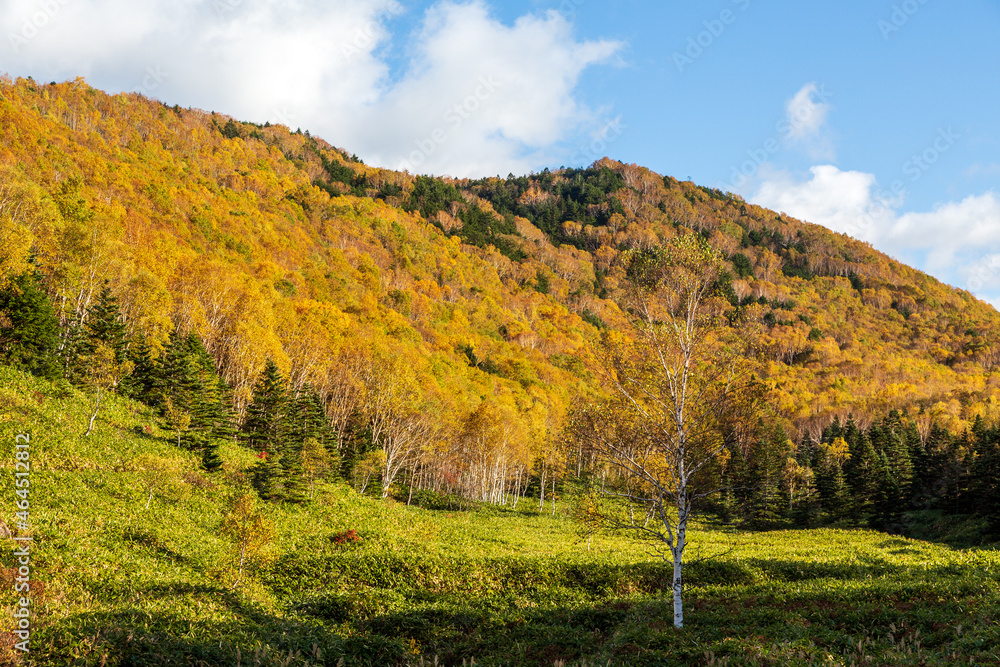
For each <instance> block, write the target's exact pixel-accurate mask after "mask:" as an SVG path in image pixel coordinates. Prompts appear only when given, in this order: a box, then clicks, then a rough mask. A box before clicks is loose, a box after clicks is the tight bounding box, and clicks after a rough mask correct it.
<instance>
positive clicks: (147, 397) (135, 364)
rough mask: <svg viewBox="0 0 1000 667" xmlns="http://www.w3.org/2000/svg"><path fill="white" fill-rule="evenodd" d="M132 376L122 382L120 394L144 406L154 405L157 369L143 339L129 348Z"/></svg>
mask: <svg viewBox="0 0 1000 667" xmlns="http://www.w3.org/2000/svg"><path fill="white" fill-rule="evenodd" d="M128 358H129V361H131V362H132V374H131V375H129V376H128V377H127V378H126V379H125V380H124V381H123V382H122V393H123V394H125V395H126V396H128V397H129V398H133V399H135V400H137V401H142V402H143V403H145V404H146V405H156V383H157V375H158V373H159V369H158V367H157V365H156V362H155V361H154V360H153V354H152V351H151V350H150V348H149V344H148V343H146V340H145V339H144V338H140V339H139V340H138V341H137V342H135V343H133V344H132V345H131V346H130V347H129V351H128Z"/></svg>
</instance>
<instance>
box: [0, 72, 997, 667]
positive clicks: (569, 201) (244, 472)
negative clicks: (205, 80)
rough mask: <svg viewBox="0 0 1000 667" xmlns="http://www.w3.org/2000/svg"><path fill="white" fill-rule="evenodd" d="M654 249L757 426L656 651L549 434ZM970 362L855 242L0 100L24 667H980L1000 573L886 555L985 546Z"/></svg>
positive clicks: (593, 194)
mask: <svg viewBox="0 0 1000 667" xmlns="http://www.w3.org/2000/svg"><path fill="white" fill-rule="evenodd" d="M681 246H687V247H689V248H693V249H696V250H693V251H692V252H701V251H700V250H697V249H699V248H700V249H704V250H705V253H704V255H705V256H711V257H714V258H717V259H718V263H716V264H715V265H714V266H715V267H716V269H720V268H721V270H720V271H719V272H718V273H714V272H713V273H712V274H711V276H712V277H711V278H705V277H704V276H705V275H706V274H703V273H702V274H699V275H700V276H701V278H702V279H703V280H704V282H705V284H706V286H707V287H706V292H705V295H706V299H707V301H706V303H708V301H710V302H711V310H712V312H713V313H714V315H712V317H713V321H714V325H713V326H717V331H719V332H722V331H729V330H733V331H735V330H736V329H738V328H739V326H737V324H739V325H740V326H742V325H743V324H747V327H748V329H753V330H754V331H759V336H757V337H756V338H755V339H754V341H755V345H754V347H753V348H752V354H750V355H749V356H748V358H747V361H748V364H751V362H752V368H753V369H754V370H753V377H752V378H749V379H748V385H747V386H748V387H750V386H752V387H753V391H754V394H753V395H754V396H755V397H759V398H761V399H762V401H763V402H766V404H767V405H768V406H769V407H768V409H767V410H766V411H764V412H763V413H761V414H760V416H759V418H758V417H754V419H753V420H751V421H754V422H755V423H748V424H740V425H739V427H740V429H741V430H740V433H743V432H744V429H743V427H744V426H745V427H746V428H745V432H746V433H748V434H751V433H752V437H750V436H748V437H747V439H746V440H747V441H746V442H744V443H741V446H740V447H732V448H729V450H728V451H726V452H723V453H722V454H721V455H719V456H718V457H713V460H712V465H711V466H708V467H706V468H705V469H704V473H703V477H704V479H703V480H701V482H704V484H705V485H706V486H705V487H704V488H710V487H711V488H726V489H728V490H727V491H726V492H724V493H721V494H718V495H716V496H715V497H713V498H711V499H709V500H710V502H709V503H706V504H705V505H704V506H703V507H701V508H700V509H701V510H704V511H705V513H704V514H702V515H700V516H699V517H698V518H697V521H698V522H699V523H698V525H697V528H698V529H697V530H695V531H693V532H692V534H691V538H690V539H691V540H693V542H692V543H691V546H690V547H689V550H690V551H689V554H693V556H690V557H689V561H688V564H687V567H686V569H685V573H686V574H685V577H686V581H687V582H688V584H687V585H688V586H689V587H690V589H689V593H688V601H689V605H690V613H689V619H690V624H689V625H688V626H687V627H686V628H685V629H684V631H683V632H677V631H674V630H672V629H670V627H669V626H670V618H671V615H670V610H669V609H668V607H669V602H668V599H669V594H665V593H664V588H665V587H667V588H668V587H669V584H668V582H669V581H670V579H669V574H668V573H667V572H666V571H665V568H664V565H663V563H662V560H661V559H660V557H659V556H660V555H662V554H659V555H658V554H655V553H651V551H650V550H652V549H654V547H655V545H654V544H653V543H651V542H646V541H642V540H640V539H639V537H638V536H637V534H633V533H632V532H630V531H628V530H626V531H625V532H617V533H610V532H609V533H605V532H603V528H602V525H601V522H599V521H594V517H598V518H600V517H602V516H603V517H604V518H609V517H610V518H611V519H613V520H614V521H617V522H618V523H620V524H623V525H625V526H628V527H635V526H637V525H641V524H642V523H643V521H649V520H650V516H651V514H650V513H651V512H652V511H653V509H655V507H656V505H655V503H653V502H652V501H649V499H645V501H644V500H643V499H642V498H639V499H635V498H634V499H633V500H634V501H635V502H625V501H620V502H618V501H614V500H613V499H611V498H609V497H608V496H607V495H606V494H601V493H600V491H610V492H611V493H612V495H613V494H614V493H621V492H623V491H625V492H627V493H631V491H632V489H633V487H632V486H631V485H632V484H633V480H632V479H631V478H630V477H629V476H628V475H622V474H621V471H620V469H616V468H615V467H614V466H612V465H609V464H608V461H607V460H606V459H602V457H601V456H599V453H598V451H597V450H595V449H594V448H593V447H591V446H590V445H589V444H588V438H587V437H585V436H581V434H580V433H579V430H577V431H576V432H574V430H573V428H572V426H573V425H576V426H577V428H578V429H579V426H580V424H581V423H583V422H582V421H581V418H580V417H581V415H582V414H584V413H585V411H586V410H588V409H590V408H593V407H594V406H598V407H597V408H596V409H598V410H599V409H600V406H602V405H603V406H607V405H609V403H607V402H606V399H607V396H608V395H609V392H610V391H611V389H610V388H609V387H610V385H609V384H608V382H607V381H606V380H607V377H608V366H607V363H608V356H607V354H606V352H607V351H608V350H610V349H611V348H612V346H613V345H619V344H620V345H621V346H622V348H621V349H625V347H627V346H628V345H629V344H630V341H634V340H635V339H636V338H637V336H636V335H635V334H636V332H635V330H634V329H632V324H631V323H630V322H631V321H632V320H630V311H629V310H628V309H627V308H626V307H625V304H626V303H627V299H626V298H624V295H626V293H627V290H626V289H625V288H626V287H627V286H628V285H634V284H635V276H634V275H630V274H629V269H630V267H631V266H634V262H633V260H632V259H630V258H633V259H634V258H635V257H643V256H644V255H643V254H642V253H646V255H645V256H648V257H656V256H658V255H657V253H660V254H662V253H663V251H664V248H666V247H681ZM668 254H669V253H668ZM664 266H666V265H664ZM716 276H718V277H717V278H716ZM654 319H655V318H654ZM653 324H654V325H656V324H657V323H656V322H654V323H653ZM660 324H662V322H661V323H660ZM751 325H752V326H751ZM998 334H1000V315H998V313H997V312H996V311H995V310H994V309H993V308H991V307H990V306H988V305H986V304H984V303H982V302H980V301H978V300H976V299H975V298H974V297H972V295H970V294H969V293H967V292H964V291H961V290H955V289H953V288H950V287H948V286H946V285H943V284H941V283H939V282H938V281H936V280H934V279H933V278H931V277H929V276H927V275H925V274H922V273H920V272H918V271H915V270H913V269H911V268H909V267H906V266H904V265H902V264H899V263H898V262H895V261H893V260H891V259H890V258H888V257H886V256H885V255H883V254H881V253H878V252H877V251H875V250H873V249H872V248H871V247H870V246H868V245H866V244H863V243H860V242H858V241H855V240H852V239H850V238H848V237H846V236H843V235H838V234H834V233H832V232H830V231H828V230H825V229H823V228H822V227H819V226H816V225H811V224H809V223H806V222H802V221H798V220H795V219H792V218H789V217H788V216H786V215H784V214H781V213H775V212H773V211H768V210H765V209H762V208H760V207H756V206H753V205H750V204H747V203H746V202H745V201H743V200H742V199H741V198H740V197H738V196H735V195H732V194H730V193H725V192H720V191H717V190H713V189H708V188H702V187H698V186H696V185H694V184H693V183H688V182H679V181H677V180H675V179H673V178H671V177H669V176H660V175H657V174H654V173H652V172H651V171H649V170H647V169H644V168H642V167H639V166H636V165H626V164H621V163H619V162H615V161H613V160H610V159H602V160H599V161H598V162H596V163H594V164H593V165H590V166H588V167H586V168H582V169H575V168H573V169H560V170H557V171H549V170H546V171H544V172H542V173H540V174H531V175H527V176H514V175H509V176H508V177H506V178H502V177H496V178H487V179H479V180H465V179H449V178H438V177H430V176H416V175H411V174H407V173H399V172H393V171H388V170H383V169H378V168H373V167H369V166H367V165H365V164H363V163H362V162H361V161H360V160H359V159H357V158H356V157H355V156H353V155H351V154H349V152H348V151H345V150H343V149H339V148H336V147H334V146H332V145H330V144H328V143H327V142H325V141H323V140H321V139H319V138H316V137H312V136H310V134H309V133H308V132H302V131H301V130H296V131H294V132H293V131H291V130H290V129H289V128H285V127H280V126H270V125H267V124H265V125H257V124H253V123H248V122H240V121H238V120H236V119H232V118H229V117H226V116H223V115H220V114H217V113H208V112H204V111H199V110H193V109H181V108H179V107H176V106H175V107H169V106H166V105H164V104H162V103H160V102H157V101H154V100H148V99H145V98H143V97H141V96H138V95H134V94H125V95H117V96H109V95H106V94H104V93H102V92H100V91H98V90H95V89H93V88H91V87H89V86H87V85H86V83H84V82H83V81H82V80H76V81H71V82H66V83H61V84H56V83H52V84H48V85H42V84H39V83H37V82H34V81H32V80H30V79H18V80H16V81H13V80H10V79H0V429H2V431H0V436H2V437H3V441H4V442H11V443H13V442H14V440H15V437H16V436H17V435H18V434H29V435H30V437H31V445H30V452H31V468H30V469H31V474H30V498H31V520H30V521H25V520H23V519H22V517H19V516H17V515H16V514H15V513H14V512H15V507H16V506H15V505H14V504H11V505H10V507H9V508H8V509H7V510H2V511H0V518H2V519H3V520H4V521H5V522H6V523H7V525H8V526H9V527H11V529H12V530H13V532H14V536H15V537H25V536H27V535H31V536H32V537H33V538H34V540H35V541H34V542H33V544H34V546H33V547H32V548H33V551H32V554H33V555H32V568H34V569H33V571H34V573H35V576H36V584H35V585H34V586H33V588H32V594H33V596H34V598H33V599H34V604H35V605H36V607H35V612H36V615H35V616H34V617H33V618H34V619H35V623H36V625H34V626H33V628H34V630H35V631H36V634H35V635H34V638H33V642H35V643H33V646H34V647H35V649H34V650H36V651H37V653H36V656H38V657H41V656H44V657H45V659H46V660H48V662H46V663H43V664H66V665H73V664H80V665H90V664H93V665H107V664H121V665H126V664H128V665H137V664H138V665H141V664H149V665H162V664H177V665H182V664H184V665H187V664H195V665H197V664H219V665H223V664H226V665H230V664H260V665H270V664H274V665H278V664H281V665H289V664H329V665H336V664H338V663H339V661H340V660H342V659H343V660H344V664H372V665H387V664H388V665H404V664H421V661H424V663H423V664H427V663H428V662H431V663H433V661H434V660H435V658H436V659H437V660H438V661H439V664H447V665H457V664H462V661H464V660H470V661H471V660H472V659H473V658H475V659H476V661H477V664H529V665H530V664H538V665H549V664H559V663H560V661H561V662H562V664H568V663H567V661H589V662H588V663H587V664H590V663H591V662H593V661H596V663H595V664H608V663H611V664H658V665H659V664H670V662H671V661H673V662H674V663H675V664H708V665H715V664H803V665H806V664H844V665H847V664H892V665H898V664H914V665H916V664H958V663H969V664H993V663H996V662H997V661H998V656H997V654H996V652H995V648H993V647H995V646H996V645H997V641H996V639H997V637H996V633H997V631H996V628H997V623H996V621H997V619H996V609H997V606H996V602H997V584H996V569H995V568H996V562H995V561H996V559H995V557H994V556H995V552H993V551H969V552H965V551H953V550H950V549H948V548H946V547H941V546H933V545H930V544H926V543H922V542H917V541H914V540H909V539H906V538H902V537H893V536H890V535H889V534H888V533H892V534H895V535H899V534H910V535H914V534H917V533H919V534H921V535H924V536H928V537H935V536H937V535H940V534H942V533H948V534H949V537H950V538H951V539H952V540H953V541H954V542H955V543H960V544H961V545H962V546H983V545H987V544H989V543H990V542H991V541H992V540H994V539H995V538H996V537H997V536H998V535H1000V520H998V519H997V517H1000V485H998V482H1000V419H998V417H1000V413H998V410H1000V403H998V400H1000V378H998V377H997V375H996V373H995V372H994V371H995V370H996V369H995V366H996V364H997V362H998V361H1000V347H998V344H997V340H998ZM725 340H726V338H725V336H719V337H717V338H714V339H712V342H711V344H712V345H718V346H722V345H723V344H724V343H723V341H725ZM748 367H749V366H748ZM765 399H766V400H765ZM754 400H756V399H754ZM755 414H757V413H756V412H755ZM612 417H615V415H612ZM626 421H628V420H627V419H623V420H622V421H621V422H620V423H619V424H618V426H621V428H622V429H623V430H622V432H623V433H624V432H627V431H628V424H626V423H625V422H626ZM614 422H615V419H612V420H610V421H609V422H608V423H609V424H610V427H611V428H614V427H615V424H614ZM757 422H759V423H757ZM12 446H13V445H12ZM19 451H20V450H19ZM15 465H16V461H15V458H14V457H6V458H4V459H3V460H2V461H0V466H2V467H3V468H4V469H5V470H10V471H11V473H12V474H5V475H4V476H3V478H2V484H3V488H4V489H6V491H5V493H6V494H7V495H6V497H8V498H14V497H15V495H14V494H15V492H17V493H20V494H22V495H21V496H18V497H23V496H27V495H29V492H28V491H25V490H22V489H23V485H22V487H15V486H14V484H15V483H16V482H15V475H14V474H13V473H14V472H15ZM23 478H24V476H22V477H18V478H17V479H18V480H21V479H23ZM16 490H17V491H16ZM633 495H635V494H633ZM639 495H641V493H640V494H639ZM646 501H649V502H646ZM661 501H662V499H661ZM598 505H600V507H598ZM8 510H9V511H8ZM685 520H686V519H685ZM604 525H606V522H605V524H604ZM734 526H738V527H739V528H741V529H746V528H752V529H770V530H771V531H772V532H768V533H759V534H754V533H735V532H733V531H734ZM941 526H944V529H942V528H941ZM793 527H799V528H812V529H813V530H798V531H795V530H787V529H790V528H793ZM776 529H782V530H776ZM873 529H878V530H881V531H885V532H876V530H873ZM10 544H11V545H12V546H11V554H12V553H13V548H14V547H13V543H10ZM699 554H701V555H704V556H712V558H710V559H708V560H699ZM8 562H13V556H12V555H11V556H10V557H9V559H8ZM678 571H679V570H678ZM5 576H6V577H7V578H8V579H11V580H14V578H15V571H14V570H10V569H7V570H5ZM8 593H10V595H13V593H12V592H11V591H10V590H8ZM18 602H19V601H18V600H15V599H14V598H12V597H11V598H10V599H8V600H7V602H6V603H7V604H9V605H12V606H13V605H15V604H16V603H18ZM4 637H5V641H6V640H10V644H11V645H13V640H14V636H13V635H9V634H8V635H4ZM12 659H13V658H12ZM727 661H728V662H727ZM581 664H583V663H581Z"/></svg>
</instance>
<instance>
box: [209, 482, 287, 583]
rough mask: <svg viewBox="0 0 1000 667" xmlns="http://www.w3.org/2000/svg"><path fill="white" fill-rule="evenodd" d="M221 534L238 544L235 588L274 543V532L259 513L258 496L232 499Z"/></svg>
mask: <svg viewBox="0 0 1000 667" xmlns="http://www.w3.org/2000/svg"><path fill="white" fill-rule="evenodd" d="M219 532H220V533H221V534H222V535H225V536H227V537H230V538H232V539H233V541H234V542H235V543H236V554H237V556H236V580H235V581H234V582H233V585H232V587H233V588H236V587H237V586H239V584H240V582H241V581H242V580H243V573H244V571H245V570H246V569H247V568H248V567H254V566H256V565H258V564H260V563H261V562H263V561H264V560H265V559H266V555H267V548H268V546H269V545H270V544H271V543H272V542H273V541H274V528H273V526H272V525H271V522H270V521H268V520H267V517H265V516H264V514H263V513H262V512H261V511H260V510H258V509H257V501H256V496H255V494H254V493H252V492H249V491H248V492H245V493H241V494H240V495H238V496H236V497H235V498H234V499H233V501H232V504H231V505H230V508H229V511H228V512H227V513H226V516H225V517H223V519H222V525H221V526H220V527H219Z"/></svg>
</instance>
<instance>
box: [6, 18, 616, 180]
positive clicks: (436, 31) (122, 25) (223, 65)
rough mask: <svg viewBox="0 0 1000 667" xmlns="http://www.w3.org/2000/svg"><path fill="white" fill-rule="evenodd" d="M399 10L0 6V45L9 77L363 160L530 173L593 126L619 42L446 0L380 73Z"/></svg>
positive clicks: (555, 21) (556, 22) (553, 21)
mask: <svg viewBox="0 0 1000 667" xmlns="http://www.w3.org/2000/svg"><path fill="white" fill-rule="evenodd" d="M40 8H43V9H40ZM44 8H47V9H44ZM401 11H403V10H402V7H401V6H400V5H399V4H397V3H396V2H395V0H144V1H143V2H132V1H126V0H8V2H7V3H4V5H3V6H2V7H0V36H6V39H5V41H6V42H7V43H5V44H4V43H0V53H3V56H2V62H3V67H4V68H6V69H8V70H9V71H10V73H11V74H13V75H31V76H34V77H35V78H36V79H39V80H49V79H55V80H63V79H67V78H74V77H76V76H80V75H83V76H86V77H87V78H88V80H89V82H90V83H92V84H93V85H96V86H98V87H102V88H105V89H109V90H141V92H143V93H145V94H148V95H150V96H154V97H157V98H159V99H162V100H164V101H166V102H169V103H172V104H173V103H178V104H181V105H182V106H194V107H199V108H204V109H211V110H215V111H220V112H224V113H227V114H230V115H233V116H235V117H237V118H240V119H244V120H254V121H258V122H262V121H264V120H270V121H272V122H284V123H286V124H289V125H290V126H292V127H293V128H294V127H301V128H303V129H309V130H311V131H312V132H313V133H314V134H316V135H318V136H322V137H323V138H325V139H327V140H328V141H330V142H332V143H334V144H337V145H340V146H343V147H344V148H347V149H348V150H351V151H353V152H356V153H358V154H359V155H361V156H362V157H364V158H366V161H368V162H370V163H375V164H380V165H384V166H389V167H398V166H400V165H401V164H402V163H403V161H409V163H410V165H411V166H412V167H413V170H416V171H421V172H434V173H452V174H455V175H481V174H488V173H504V174H505V173H507V172H508V171H515V172H525V171H529V170H530V169H532V168H535V167H539V166H540V165H541V164H543V163H545V162H546V158H547V157H548V156H549V155H551V151H553V150H555V149H554V148H553V147H554V146H555V145H556V144H557V143H558V142H560V141H565V140H567V139H568V138H570V137H573V136H575V135H576V134H577V133H578V132H581V131H582V130H584V129H587V128H585V127H584V126H585V125H590V126H597V125H599V124H600V122H599V119H597V118H595V114H593V113H592V112H591V111H590V110H588V109H587V107H586V106H585V105H583V104H581V103H580V102H579V100H577V98H576V96H575V87H576V84H577V81H578V79H579V76H580V74H581V72H582V71H583V70H584V69H586V68H587V67H589V66H591V65H593V64H595V63H600V62H604V61H607V60H608V59H609V58H610V57H612V56H613V55H614V54H615V53H616V52H617V51H618V50H619V49H620V48H621V46H622V45H621V44H620V43H618V42H612V41H596V42H594V41H592V42H580V41H577V40H576V39H575V37H574V35H573V32H572V25H571V24H570V23H569V22H568V21H567V20H566V19H565V18H564V17H563V16H562V15H561V14H559V13H557V12H549V13H547V14H545V15H526V16H522V17H521V18H519V19H518V20H517V21H516V22H515V23H514V24H513V25H505V24H502V23H501V22H499V21H498V20H496V19H495V18H493V17H492V16H491V15H490V12H489V8H488V6H487V5H486V4H484V2H482V1H480V0H472V1H470V2H466V3H461V4H459V3H453V2H448V1H444V2H441V3H439V4H437V5H435V6H433V7H432V8H431V9H429V10H428V11H427V13H426V15H425V17H424V21H423V24H422V27H421V28H420V30H419V31H418V32H417V33H416V34H415V35H414V41H413V46H412V49H411V53H410V62H409V67H408V68H407V70H406V72H405V74H404V75H403V76H402V78H400V79H399V80H397V81H391V80H390V70H389V67H388V65H387V63H386V61H385V60H384V59H383V52H382V51H383V49H384V47H386V46H387V45H389V44H390V43H391V40H392V38H393V35H391V34H390V33H389V31H388V29H387V27H386V25H387V21H386V18H387V17H388V16H390V15H392V14H394V13H399V12H401ZM151 72H155V73H156V76H151V75H150V73H151ZM581 133H582V132H581ZM428 142H429V143H428ZM416 157H419V160H415V159H414V158H416ZM416 162H419V164H416Z"/></svg>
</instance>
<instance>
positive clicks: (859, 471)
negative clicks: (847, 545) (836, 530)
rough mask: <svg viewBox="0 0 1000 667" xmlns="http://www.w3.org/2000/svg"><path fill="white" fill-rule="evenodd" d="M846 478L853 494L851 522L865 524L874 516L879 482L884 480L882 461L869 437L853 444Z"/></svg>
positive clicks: (859, 439) (846, 466)
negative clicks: (873, 510)
mask: <svg viewBox="0 0 1000 667" xmlns="http://www.w3.org/2000/svg"><path fill="white" fill-rule="evenodd" d="M845 478H846V480H847V484H848V486H849V487H850V492H851V500H850V510H849V512H850V517H851V520H852V522H854V523H856V524H864V523H865V522H866V521H868V519H869V517H870V516H871V514H872V508H873V506H874V501H875V497H876V494H877V491H878V484H879V480H881V478H882V472H881V461H880V460H879V459H878V455H877V454H876V453H875V448H874V447H873V446H872V442H871V439H870V438H868V436H867V435H862V436H861V437H860V438H857V439H856V441H855V443H854V444H851V446H850V459H849V460H848V462H847V465H845Z"/></svg>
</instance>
